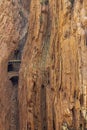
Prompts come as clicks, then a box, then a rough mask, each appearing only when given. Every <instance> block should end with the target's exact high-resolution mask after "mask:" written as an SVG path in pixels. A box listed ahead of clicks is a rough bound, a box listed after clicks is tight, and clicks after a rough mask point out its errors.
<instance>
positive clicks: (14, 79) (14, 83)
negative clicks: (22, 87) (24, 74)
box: [10, 76, 19, 86]
mask: <svg viewBox="0 0 87 130" xmlns="http://www.w3.org/2000/svg"><path fill="white" fill-rule="evenodd" d="M10 80H11V82H12V84H13V86H15V85H18V80H19V77H18V76H13V77H11V78H10Z"/></svg>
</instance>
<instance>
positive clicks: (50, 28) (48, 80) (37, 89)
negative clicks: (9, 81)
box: [18, 0, 87, 130]
mask: <svg viewBox="0 0 87 130" xmlns="http://www.w3.org/2000/svg"><path fill="white" fill-rule="evenodd" d="M18 93H19V115H20V130H86V129H87V0H77V1H75V0H41V1H39V0H36V1H35V0H31V4H30V15H29V30H28V39H27V43H26V45H25V47H24V53H23V56H22V65H21V69H20V80H19V92H18Z"/></svg>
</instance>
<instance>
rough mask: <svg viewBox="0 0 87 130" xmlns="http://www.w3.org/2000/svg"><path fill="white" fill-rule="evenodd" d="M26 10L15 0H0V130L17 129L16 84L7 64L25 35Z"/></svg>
mask: <svg viewBox="0 0 87 130" xmlns="http://www.w3.org/2000/svg"><path fill="white" fill-rule="evenodd" d="M20 11H21V12H20ZM26 12H27V11H26V9H24V8H23V6H22V5H21V4H19V3H18V1H16V0H15V1H14V0H0V130H19V128H18V116H19V115H18V102H17V100H18V99H17V93H18V92H17V86H13V85H12V83H11V81H10V80H9V76H8V72H7V71H8V70H7V68H8V67H7V66H8V60H9V58H10V56H11V55H12V53H14V50H16V49H17V48H18V45H19V44H20V41H21V39H23V38H24V37H25V35H26V32H27V22H24V20H26V19H27V16H28V13H26ZM22 15H24V16H25V17H26V19H25V18H23V17H22ZM26 21H28V20H26ZM21 33H22V34H21Z"/></svg>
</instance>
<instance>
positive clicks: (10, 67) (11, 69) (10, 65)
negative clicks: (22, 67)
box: [8, 63, 13, 72]
mask: <svg viewBox="0 0 87 130" xmlns="http://www.w3.org/2000/svg"><path fill="white" fill-rule="evenodd" d="M10 71H13V64H12V63H10V64H9V63H8V72H10Z"/></svg>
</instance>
